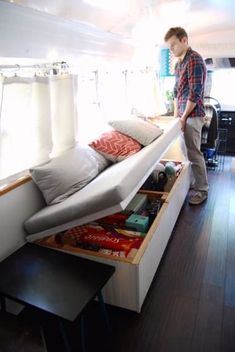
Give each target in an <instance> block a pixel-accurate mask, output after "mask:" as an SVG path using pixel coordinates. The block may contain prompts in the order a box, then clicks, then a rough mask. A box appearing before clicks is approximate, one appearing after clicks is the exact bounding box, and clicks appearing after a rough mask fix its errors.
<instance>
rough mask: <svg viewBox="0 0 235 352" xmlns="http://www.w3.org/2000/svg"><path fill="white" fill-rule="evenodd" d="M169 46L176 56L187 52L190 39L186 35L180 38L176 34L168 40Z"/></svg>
mask: <svg viewBox="0 0 235 352" xmlns="http://www.w3.org/2000/svg"><path fill="white" fill-rule="evenodd" d="M166 43H167V46H168V48H169V49H170V51H171V52H172V54H173V55H174V56H175V57H180V56H183V55H184V54H185V52H186V51H187V49H188V40H187V38H186V37H184V38H182V39H178V38H177V37H176V36H175V35H173V36H172V37H171V38H169V39H168V40H167V42H166Z"/></svg>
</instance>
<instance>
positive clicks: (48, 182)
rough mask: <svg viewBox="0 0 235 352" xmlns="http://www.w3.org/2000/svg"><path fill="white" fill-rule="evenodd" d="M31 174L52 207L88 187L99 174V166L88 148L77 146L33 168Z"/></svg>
mask: <svg viewBox="0 0 235 352" xmlns="http://www.w3.org/2000/svg"><path fill="white" fill-rule="evenodd" d="M30 174H31V176H32V179H33V180H34V182H35V183H36V185H37V186H38V188H39V189H40V190H41V192H42V194H43V196H44V198H45V201H46V203H47V204H48V205H50V204H56V203H59V202H61V201H62V200H64V199H65V198H67V197H68V196H70V195H71V194H73V193H75V192H77V191H78V190H79V189H81V188H83V187H84V186H86V185H87V184H88V183H89V182H90V181H91V180H92V179H93V178H94V177H95V176H96V175H97V174H98V165H97V161H96V159H95V158H94V157H93V156H92V155H91V153H89V151H88V150H87V149H86V148H84V147H80V146H77V147H76V148H73V149H70V150H68V151H66V152H65V153H63V154H62V155H60V156H58V157H55V158H53V159H52V160H51V161H50V162H49V163H47V164H45V165H42V166H38V167H34V168H31V169H30Z"/></svg>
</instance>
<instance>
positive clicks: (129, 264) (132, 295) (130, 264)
mask: <svg viewBox="0 0 235 352" xmlns="http://www.w3.org/2000/svg"><path fill="white" fill-rule="evenodd" d="M178 150H179V149H178V143H176V144H175V145H173V146H172V148H171V149H170V150H169V151H168V153H167V155H166V156H167V159H169V157H170V156H171V155H174V156H176V155H177V159H178V160H180V158H181V160H182V159H183V157H182V156H181V155H179V153H178V152H177V151H178ZM172 159H173V160H176V159H175V157H174V158H173V157H172V158H171V160H172ZM181 160H180V161H181ZM189 184H190V165H189V163H188V162H187V161H184V162H183V168H182V170H181V172H180V175H179V176H178V177H177V179H176V181H175V183H174V185H173V187H172V188H171V190H170V191H169V192H168V193H164V194H162V195H161V194H160V193H158V192H151V191H149V192H148V191H142V192H145V193H146V194H147V195H148V196H149V197H162V201H163V204H162V206H161V209H160V211H159V212H158V214H157V216H156V218H155V220H154V221H153V223H152V225H151V227H150V228H149V231H148V233H147V234H146V236H145V238H144V240H143V242H142V244H141V246H140V248H139V249H138V250H137V251H136V253H135V255H134V256H132V257H129V258H128V257H127V258H121V257H114V256H110V255H105V254H103V253H99V252H92V251H89V250H84V249H80V248H79V249H77V248H75V249H74V248H72V247H71V246H69V245H67V246H65V247H63V250H64V251H65V252H69V253H72V254H75V255H79V256H81V257H84V258H88V259H92V260H95V261H97V262H102V263H107V264H111V265H113V266H115V268H116V271H115V274H114V275H113V277H112V278H111V280H110V281H109V282H108V283H107V285H106V286H105V288H104V290H103V295H104V299H105V302H106V303H109V304H112V305H115V306H118V307H122V308H126V309H130V310H133V311H136V312H140V311H141V307H142V304H143V302H144V299H145V297H146V295H147V292H148V290H149V287H150V285H151V282H152V279H153V277H154V275H155V273H156V270H157V268H158V265H159V263H160V260H161V258H162V255H163V253H164V251H165V248H166V246H167V243H168V241H169V238H170V236H171V233H172V230H173V228H174V225H175V223H176V220H177V218H178V215H179V213H180V210H181V207H182V205H183V202H184V200H185V197H186V194H187V192H188V189H189ZM38 243H39V244H40V243H41V244H42V241H41V240H38Z"/></svg>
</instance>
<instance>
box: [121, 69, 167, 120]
mask: <svg viewBox="0 0 235 352" xmlns="http://www.w3.org/2000/svg"><path fill="white" fill-rule="evenodd" d="M127 94H128V101H129V104H130V105H131V107H132V112H133V113H134V114H136V115H137V116H142V117H148V116H149V117H153V116H156V115H160V114H162V113H165V106H164V104H163V99H162V92H161V89H160V84H159V80H158V78H157V75H156V72H155V70H154V69H153V68H147V69H145V70H141V71H140V70H139V71H132V72H131V71H129V72H128V75H127Z"/></svg>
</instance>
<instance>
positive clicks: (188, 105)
mask: <svg viewBox="0 0 235 352" xmlns="http://www.w3.org/2000/svg"><path fill="white" fill-rule="evenodd" d="M196 105H197V104H196V103H194V102H193V101H191V100H187V103H186V107H185V110H184V113H183V115H182V116H181V118H180V122H181V130H182V131H183V132H184V130H185V126H186V120H187V118H188V116H189V115H190V114H191V112H192V111H193V109H194V108H195V106H196Z"/></svg>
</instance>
